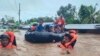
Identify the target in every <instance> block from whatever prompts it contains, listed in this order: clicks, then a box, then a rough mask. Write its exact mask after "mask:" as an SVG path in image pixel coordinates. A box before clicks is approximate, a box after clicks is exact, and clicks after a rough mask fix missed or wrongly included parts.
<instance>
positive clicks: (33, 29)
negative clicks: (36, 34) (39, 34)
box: [28, 24, 37, 31]
mask: <svg viewBox="0 0 100 56" xmlns="http://www.w3.org/2000/svg"><path fill="white" fill-rule="evenodd" d="M36 27H37V24H33V25H32V26H31V27H30V29H29V30H28V31H36Z"/></svg>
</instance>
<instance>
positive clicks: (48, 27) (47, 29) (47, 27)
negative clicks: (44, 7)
mask: <svg viewBox="0 0 100 56" xmlns="http://www.w3.org/2000/svg"><path fill="white" fill-rule="evenodd" d="M44 28H45V31H47V32H50V25H49V24H47V25H45V26H44Z"/></svg>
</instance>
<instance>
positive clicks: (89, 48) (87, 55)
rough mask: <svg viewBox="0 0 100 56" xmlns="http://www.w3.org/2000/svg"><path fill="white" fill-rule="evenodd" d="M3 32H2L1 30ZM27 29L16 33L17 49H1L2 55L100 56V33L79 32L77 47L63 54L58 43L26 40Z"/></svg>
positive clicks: (0, 54)
mask: <svg viewBox="0 0 100 56" xmlns="http://www.w3.org/2000/svg"><path fill="white" fill-rule="evenodd" d="M0 33H2V32H0ZM24 34H25V31H20V33H18V32H17V33H15V35H16V40H17V45H18V46H17V48H16V49H5V48H2V49H0V56H100V35H99V34H79V37H78V41H77V43H76V45H75V49H74V50H73V51H72V52H71V54H66V53H65V54H62V52H63V51H62V50H61V49H60V48H58V47H57V44H58V43H45V44H41V43H39V44H33V43H29V42H27V41H25V40H24Z"/></svg>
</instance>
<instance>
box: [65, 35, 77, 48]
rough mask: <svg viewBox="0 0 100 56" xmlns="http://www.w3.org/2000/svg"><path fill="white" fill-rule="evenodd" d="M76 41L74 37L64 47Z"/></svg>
mask: <svg viewBox="0 0 100 56" xmlns="http://www.w3.org/2000/svg"><path fill="white" fill-rule="evenodd" d="M76 39H77V36H74V37H73V38H72V40H71V41H69V42H68V43H66V44H65V45H66V46H69V45H70V44H71V43H73V42H74V41H75V40H76Z"/></svg>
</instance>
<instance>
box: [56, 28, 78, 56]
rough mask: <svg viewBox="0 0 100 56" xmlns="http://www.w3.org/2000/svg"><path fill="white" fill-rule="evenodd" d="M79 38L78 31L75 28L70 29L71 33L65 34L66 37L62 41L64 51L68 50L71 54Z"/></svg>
mask: <svg viewBox="0 0 100 56" xmlns="http://www.w3.org/2000/svg"><path fill="white" fill-rule="evenodd" d="M76 40H77V32H76V31H75V30H69V34H65V35H64V39H63V40H62V41H61V43H60V45H58V47H60V48H61V49H62V50H63V51H66V52H67V54H70V52H71V50H72V49H74V45H75V43H76Z"/></svg>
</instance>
